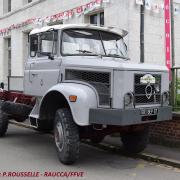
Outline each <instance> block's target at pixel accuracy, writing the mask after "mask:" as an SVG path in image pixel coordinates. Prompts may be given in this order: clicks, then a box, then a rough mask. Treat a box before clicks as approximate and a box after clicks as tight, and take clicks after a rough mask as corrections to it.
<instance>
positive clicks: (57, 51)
mask: <svg viewBox="0 0 180 180" xmlns="http://www.w3.org/2000/svg"><path fill="white" fill-rule="evenodd" d="M53 31H54V32H56V33H57V41H56V42H57V50H56V54H52V53H51V55H52V56H53V57H57V56H58V55H59V31H58V30H50V31H45V32H41V33H38V34H32V35H30V37H29V57H30V58H38V59H42V58H43V59H44V57H48V56H46V55H41V56H38V54H39V53H40V52H39V51H40V36H41V35H42V33H46V32H53ZM33 35H37V37H38V47H37V51H36V55H35V56H31V36H33ZM54 42H55V41H54Z"/></svg>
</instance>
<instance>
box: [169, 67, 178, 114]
mask: <svg viewBox="0 0 180 180" xmlns="http://www.w3.org/2000/svg"><path fill="white" fill-rule="evenodd" d="M171 105H172V107H173V111H180V67H173V68H172V82H171Z"/></svg>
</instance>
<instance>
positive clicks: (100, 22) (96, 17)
mask: <svg viewBox="0 0 180 180" xmlns="http://www.w3.org/2000/svg"><path fill="white" fill-rule="evenodd" d="M90 24H94V25H97V26H104V12H101V13H98V14H93V15H90Z"/></svg>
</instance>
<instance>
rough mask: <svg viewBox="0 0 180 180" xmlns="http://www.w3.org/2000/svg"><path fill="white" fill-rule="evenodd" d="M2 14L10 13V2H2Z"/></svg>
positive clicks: (6, 0) (9, 0)
mask: <svg viewBox="0 0 180 180" xmlns="http://www.w3.org/2000/svg"><path fill="white" fill-rule="evenodd" d="M3 12H4V13H8V12H11V0H3Z"/></svg>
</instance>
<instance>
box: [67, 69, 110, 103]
mask: <svg viewBox="0 0 180 180" xmlns="http://www.w3.org/2000/svg"><path fill="white" fill-rule="evenodd" d="M65 80H76V81H84V82H86V83H88V84H90V85H92V86H93V87H94V88H95V89H96V91H97V92H98V95H99V105H102V106H109V105H110V96H111V90H110V87H111V86H110V81H111V80H110V73H109V72H94V71H82V70H72V69H67V70H66V73H65Z"/></svg>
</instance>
